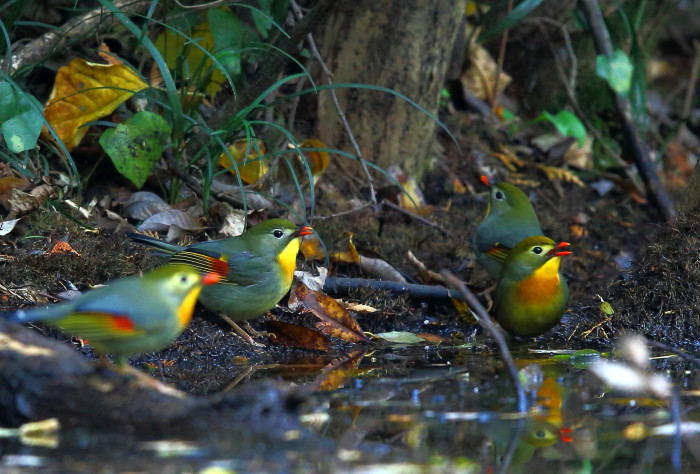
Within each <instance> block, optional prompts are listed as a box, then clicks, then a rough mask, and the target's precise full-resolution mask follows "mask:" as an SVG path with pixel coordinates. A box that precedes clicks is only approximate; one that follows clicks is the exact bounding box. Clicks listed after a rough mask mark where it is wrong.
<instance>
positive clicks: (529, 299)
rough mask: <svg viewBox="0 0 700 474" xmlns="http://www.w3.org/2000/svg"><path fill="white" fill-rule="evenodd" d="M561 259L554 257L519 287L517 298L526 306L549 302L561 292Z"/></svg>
mask: <svg viewBox="0 0 700 474" xmlns="http://www.w3.org/2000/svg"><path fill="white" fill-rule="evenodd" d="M560 263H561V257H553V258H551V259H549V260H548V261H547V262H546V263H545V264H544V265H542V266H541V267H540V268H538V269H537V270H535V271H534V272H532V275H531V276H530V277H528V278H526V279H524V280H523V281H521V282H520V283H519V284H518V286H517V293H516V298H517V300H518V301H519V302H521V303H524V304H538V303H540V302H542V301H549V300H550V299H551V298H552V297H553V296H555V295H556V293H557V292H558V291H559V264H560Z"/></svg>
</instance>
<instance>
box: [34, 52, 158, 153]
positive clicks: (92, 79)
mask: <svg viewBox="0 0 700 474" xmlns="http://www.w3.org/2000/svg"><path fill="white" fill-rule="evenodd" d="M147 87H148V84H146V83H145V82H143V81H142V80H141V78H140V77H139V76H138V74H137V73H136V71H134V70H133V69H131V68H130V67H129V66H126V65H124V64H96V63H89V62H87V61H85V60H84V59H81V58H76V59H74V60H73V61H71V62H70V63H68V65H66V66H63V67H62V68H60V69H59V70H58V73H57V74H56V80H55V83H54V87H53V90H52V91H51V96H50V97H49V100H48V101H47V103H46V106H45V107H44V116H45V117H46V120H47V121H48V122H49V123H50V124H51V126H52V127H53V128H54V130H55V131H56V133H57V134H58V136H59V138H60V139H61V140H62V141H63V143H64V144H65V145H66V147H67V148H68V149H69V150H71V149H72V148H74V147H76V146H77V145H78V144H79V143H80V141H81V140H82V139H83V137H84V136H85V133H87V127H83V125H85V124H86V123H88V122H90V121H93V120H97V119H99V118H102V117H104V116H106V115H109V114H111V113H112V112H114V109H116V108H117V107H118V106H119V104H121V103H122V102H124V101H125V100H127V99H128V98H130V97H131V96H132V95H134V94H135V93H136V92H138V91H141V90H143V89H145V88H147ZM42 133H43V135H44V136H45V137H46V138H48V139H51V135H50V134H49V132H48V130H47V129H46V127H44V130H43V131H42Z"/></svg>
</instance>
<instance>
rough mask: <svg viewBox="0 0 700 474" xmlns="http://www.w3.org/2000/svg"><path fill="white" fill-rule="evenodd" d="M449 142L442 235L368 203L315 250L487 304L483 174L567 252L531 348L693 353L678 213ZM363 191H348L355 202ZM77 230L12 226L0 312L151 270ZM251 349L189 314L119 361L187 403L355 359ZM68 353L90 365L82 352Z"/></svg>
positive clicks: (692, 271)
mask: <svg viewBox="0 0 700 474" xmlns="http://www.w3.org/2000/svg"><path fill="white" fill-rule="evenodd" d="M461 137H462V138H461V144H460V145H461V149H462V150H461V153H460V152H459V151H458V149H457V147H456V146H455V145H454V144H452V143H451V142H450V141H449V140H447V139H445V140H441V142H442V147H443V152H442V154H441V158H440V161H439V162H438V163H437V165H436V166H435V167H434V171H433V172H431V173H430V174H429V175H428V176H427V177H426V178H425V180H424V185H423V189H424V194H425V196H426V201H427V203H428V204H429V205H431V206H432V211H431V212H429V213H427V215H426V217H427V218H428V219H429V220H430V221H432V222H433V223H435V224H436V225H438V226H440V227H442V228H443V229H445V230H447V231H448V232H449V234H450V235H449V236H446V235H444V233H442V232H440V231H438V230H437V229H436V228H435V227H433V226H430V225H426V224H424V223H422V222H419V221H418V220H416V219H413V218H411V217H410V216H408V215H406V214H403V213H400V212H397V211H396V210H393V209H390V208H388V207H386V206H384V207H381V206H380V207H377V208H376V209H372V208H366V209H364V210H362V211H360V212H357V213H351V214H346V215H343V216H342V217H338V218H332V219H322V220H314V221H312V225H313V226H314V228H315V229H316V231H317V233H318V235H320V236H321V238H322V239H323V240H324V242H325V243H326V245H327V247H328V248H329V249H330V250H338V249H340V248H341V245H342V243H341V242H342V239H343V237H342V235H343V233H344V232H346V231H351V232H353V233H354V237H353V241H354V242H355V244H356V245H357V247H358V249H360V250H361V251H371V252H372V253H373V254H376V255H380V256H382V257H383V258H385V259H386V260H387V261H388V262H390V263H391V264H392V265H394V266H395V267H396V268H398V269H399V270H400V271H401V272H402V273H404V274H405V275H406V276H407V277H408V278H409V279H412V278H415V277H416V275H417V271H416V268H415V266H414V265H413V264H412V263H411V262H410V261H409V259H408V257H407V252H408V251H409V250H410V251H412V252H413V253H414V254H415V256H416V257H417V258H418V259H419V260H421V261H422V262H423V263H424V264H425V265H426V266H427V267H428V269H430V270H433V271H436V272H439V271H440V270H442V269H448V270H450V271H451V272H453V273H454V274H456V275H458V276H459V277H460V278H462V279H463V280H464V281H466V282H467V283H468V284H469V286H470V287H471V288H472V289H473V291H475V292H477V293H483V296H484V298H485V301H486V302H488V295H489V288H490V287H491V286H492V285H493V283H494V281H493V279H492V278H491V277H490V276H489V275H488V274H487V273H486V272H485V271H484V270H483V269H481V268H480V267H479V266H478V264H477V263H476V261H475V259H474V255H473V253H472V250H471V248H470V245H469V241H470V236H471V234H472V231H473V229H474V227H475V225H476V224H478V222H479V221H480V219H481V218H482V216H483V214H484V212H485V207H486V201H485V200H486V193H485V191H486V190H485V189H483V187H482V186H481V185H480V183H479V181H478V176H479V174H481V172H482V171H483V170H484V169H489V170H491V171H494V172H495V175H496V177H497V179H507V180H509V181H511V182H515V183H516V184H519V185H520V186H521V187H522V188H523V189H524V190H525V191H526V193H528V194H529V196H530V198H531V199H532V201H533V203H534V207H535V209H536V211H537V213H538V215H539V217H540V221H541V224H542V228H543V230H544V231H545V232H546V234H547V235H548V236H550V237H551V238H553V239H555V240H566V241H568V242H570V243H571V244H572V248H573V251H574V254H573V255H571V256H570V257H567V258H566V259H565V262H564V264H563V271H564V274H565V275H566V277H567V278H568V280H569V286H570V288H571V290H572V297H571V302H570V310H569V312H568V313H567V314H566V315H565V317H564V320H563V322H562V324H560V325H558V326H557V327H556V328H555V329H554V330H553V331H551V332H550V333H548V334H545V335H544V336H541V337H539V338H538V339H537V342H538V344H539V345H540V346H541V347H547V346H549V345H552V344H554V343H556V344H557V345H558V346H559V347H561V346H562V345H563V343H564V341H575V343H574V342H571V344H572V345H573V344H577V345H578V344H580V343H584V344H590V345H596V346H597V345H603V346H609V345H610V344H611V342H612V341H613V340H614V338H615V337H616V336H618V335H619V334H620V333H621V332H624V331H626V330H638V331H641V332H643V333H644V334H645V335H646V336H648V337H650V338H653V339H657V340H660V341H662V342H665V343H667V344H669V345H674V346H676V345H682V346H686V347H687V346H692V345H694V344H695V341H696V340H697V332H698V327H700V324H698V309H697V307H696V302H697V301H698V287H699V286H698V282H699V281H698V280H700V276H698V275H700V273H699V270H700V266H699V265H698V252H697V250H698V242H699V240H698V231H697V224H696V222H697V219H695V218H694V217H693V216H690V217H687V218H682V219H680V220H679V221H678V222H677V223H673V224H671V225H665V224H663V223H662V222H661V217H660V215H659V214H658V213H657V212H656V211H655V210H654V209H653V208H651V207H650V205H648V204H645V203H640V202H639V199H635V198H633V197H632V196H631V195H630V194H629V193H627V192H625V191H623V190H621V189H620V188H618V187H614V188H613V189H612V190H610V191H609V192H607V193H606V194H604V195H602V196H601V195H600V194H599V193H598V192H597V191H596V189H594V186H592V184H593V183H595V182H596V181H599V178H598V177H596V176H595V175H592V174H590V173H589V174H588V175H587V176H584V180H583V182H584V186H583V187H580V186H577V185H575V184H571V183H562V182H550V181H548V180H547V179H546V178H545V177H544V176H543V175H542V174H541V173H540V172H538V171H536V170H534V169H530V168H526V169H524V170H522V171H521V172H518V173H509V172H507V170H506V169H505V167H503V166H502V164H501V163H500V162H499V161H498V160H496V159H495V158H490V157H488V156H486V155H485V154H484V153H483V151H480V150H484V149H488V147H489V146H493V145H489V144H488V143H485V142H484V140H483V138H480V137H479V135H478V132H474V130H473V127H469V126H467V125H463V126H462V130H461ZM490 139H491V140H493V139H494V137H493V136H492V137H490ZM501 139H505V137H501ZM534 159H535V160H538V159H539V158H538V157H537V156H535V157H534ZM454 178H458V179H459V180H460V181H461V182H462V183H463V184H465V185H466V188H467V190H466V191H465V192H456V191H455V190H454V187H453V186H452V185H451V183H453V181H454ZM322 179H323V180H327V181H328V182H329V183H336V184H337V183H340V186H342V182H343V179H347V177H343V176H342V174H341V173H340V172H339V171H337V170H335V171H333V170H331V171H330V172H329V173H327V176H324V177H323V178H322ZM378 187H380V186H378ZM470 188H471V189H472V190H473V192H472V191H470ZM324 189H328V188H324V186H323V185H319V187H318V190H317V192H318V196H317V205H318V208H317V214H318V215H322V216H328V215H332V214H334V213H336V212H338V211H339V210H342V209H343V208H347V206H345V205H344V204H345V203H338V202H337V200H335V199H327V198H328V196H329V191H327V190H324ZM366 191H367V190H366V189H362V188H360V190H359V192H360V194H362V193H366ZM380 192H382V193H384V194H386V195H391V191H390V190H389V191H387V190H386V189H380ZM350 197H354V196H348V198H350ZM117 210H118V209H117ZM86 224H88V226H89V224H90V223H86ZM88 226H81V225H78V224H76V223H75V222H73V221H72V220H70V219H67V218H66V217H65V216H62V215H61V214H58V213H56V212H54V211H52V210H51V209H43V210H41V211H37V212H34V213H33V214H30V215H28V216H26V217H25V218H24V219H23V221H22V222H21V223H20V225H19V226H18V228H17V230H15V231H14V232H13V233H12V234H11V235H9V236H6V237H4V238H2V239H0V254H2V259H3V261H2V268H3V269H2V272H3V278H2V285H3V286H4V287H3V288H1V289H0V290H1V292H2V295H3V297H2V301H1V302H0V309H2V310H7V309H11V308H16V307H19V306H23V305H27V301H28V300H29V301H38V302H54V301H57V299H56V298H55V296H56V295H57V294H58V293H60V292H62V291H65V290H67V289H71V287H72V286H74V287H76V288H78V289H80V290H84V289H86V288H88V287H90V286H92V285H95V284H98V283H102V282H105V281H108V280H111V279H113V278H117V277H120V276H124V275H130V274H133V273H136V272H137V271H140V270H143V269H148V268H150V267H153V266H155V265H157V264H158V263H159V261H158V260H157V259H156V258H154V257H151V256H148V255H147V253H146V252H147V251H146V250H145V249H143V248H141V247H138V246H134V245H131V244H130V243H128V241H127V239H126V237H125V236H124V231H126V230H128V228H129V227H130V226H121V227H122V228H121V229H119V230H117V231H116V232H104V231H100V230H99V229H88V228H87V227H88ZM214 235H215V234H214ZM57 240H66V241H68V242H69V243H70V244H71V245H72V246H73V248H74V249H75V250H76V251H77V252H78V253H80V256H77V255H75V254H72V253H64V254H61V253H58V254H51V255H45V254H44V252H46V251H48V250H49V249H50V248H51V247H52V245H53V243H54V242H55V241H57ZM652 242H654V244H653V245H652V246H651V247H649V245H650V244H651V243H652ZM301 260H302V259H301V258H300V262H299V263H300V267H303V268H305V269H307V270H313V269H314V267H315V266H316V265H318V264H319V262H301ZM331 273H332V275H333V276H339V277H343V276H349V277H365V278H372V276H371V275H363V274H362V272H361V271H360V270H358V268H357V267H356V266H354V265H350V264H333V265H332V266H331ZM413 281H416V282H418V281H417V280H413ZM420 283H428V284H430V283H431V282H426V281H422V282H420ZM598 295H600V296H598ZM600 297H602V298H604V299H605V300H606V301H608V302H609V303H610V304H611V305H612V307H613V308H614V310H615V313H614V314H613V315H612V316H608V315H606V314H604V313H603V312H602V311H601V310H600V308H599V306H600V302H601V300H600V299H599V298H600ZM350 299H352V300H355V301H359V302H362V303H365V304H369V305H371V306H374V307H377V308H379V309H380V310H381V311H379V312H377V313H371V314H359V315H358V320H359V322H360V324H361V326H362V328H363V330H365V331H369V332H372V333H378V332H384V331H410V332H414V333H420V332H425V333H432V334H435V335H438V336H440V337H441V338H443V340H444V341H446V342H457V343H462V342H465V341H466V342H468V341H470V340H471V339H472V337H473V336H474V335H475V334H476V333H477V332H479V331H481V330H480V328H478V326H476V325H475V324H474V322H473V321H468V320H465V319H463V318H462V317H461V316H460V314H459V313H458V312H457V311H456V310H455V309H454V307H453V306H452V305H451V303H450V302H449V301H445V302H443V303H440V302H438V303H435V302H432V303H430V304H428V303H425V302H421V301H412V300H411V299H410V298H408V297H406V296H405V295H395V294H391V293H387V292H376V291H375V292H372V291H368V290H362V291H357V292H355V293H354V294H351V295H350ZM272 313H273V315H267V316H263V317H261V318H257V319H255V320H253V321H251V324H252V326H253V327H254V328H256V329H258V330H266V329H268V321H270V320H271V319H280V320H282V321H287V322H294V323H297V324H301V325H304V326H307V327H313V324H314V319H313V317H312V316H309V315H300V314H294V313H292V312H290V311H289V310H284V309H282V308H278V309H275V310H274V311H273V312H272ZM38 329H39V330H40V331H42V332H43V333H44V334H47V335H50V336H52V337H59V338H61V337H62V336H61V335H60V334H59V333H58V332H57V331H55V330H51V329H47V328H38ZM262 342H263V343H264V344H265V347H264V348H259V347H251V346H249V345H247V344H245V343H244V342H243V341H242V340H241V339H240V338H239V337H238V336H237V335H235V333H233V332H232V331H231V330H230V328H229V326H228V325H227V324H226V323H225V322H223V321H222V320H221V319H220V318H218V317H216V316H215V315H213V314H211V313H209V312H208V311H207V310H205V309H203V308H199V309H198V310H197V312H196V315H195V318H194V319H193V322H192V323H191V324H190V326H189V327H188V328H187V329H186V330H185V332H184V333H183V334H182V336H181V337H180V338H179V339H178V340H177V341H176V342H175V343H174V344H173V345H171V346H170V347H168V348H166V349H165V350H163V351H162V352H160V353H157V354H149V355H143V356H141V357H135V358H132V363H133V364H134V365H136V366H139V367H141V368H146V369H148V370H152V371H155V372H156V374H157V375H159V376H161V377H162V378H163V379H164V380H168V381H170V382H174V383H175V386H177V387H178V388H181V389H184V390H186V391H188V392H192V393H200V394H201V393H211V392H216V391H219V390H222V389H224V388H226V387H227V386H230V385H231V384H232V383H233V384H235V383H237V381H239V379H242V378H246V377H249V376H251V375H252V372H251V370H250V368H251V366H256V367H258V368H259V367H271V366H274V365H275V364H280V363H286V364H298V365H299V367H306V368H307V369H309V370H317V369H318V368H321V367H324V366H325V365H328V364H332V363H340V362H342V361H343V360H344V359H346V358H347V355H348V354H351V353H353V351H364V350H366V349H367V348H368V347H367V346H363V345H357V344H351V343H343V342H340V341H335V347H334V349H333V350H332V351H330V352H329V353H328V354H324V353H320V352H318V351H311V350H302V349H293V348H287V347H282V346H280V345H277V344H275V343H274V342H273V341H271V340H270V339H269V338H263V339H262ZM72 344H74V345H76V346H79V345H80V341H76V340H74V341H72ZM370 347H371V344H370ZM80 350H82V351H83V352H85V353H86V354H88V355H91V354H92V352H91V350H90V349H89V348H84V347H83V348H80ZM339 361H340V362H339Z"/></svg>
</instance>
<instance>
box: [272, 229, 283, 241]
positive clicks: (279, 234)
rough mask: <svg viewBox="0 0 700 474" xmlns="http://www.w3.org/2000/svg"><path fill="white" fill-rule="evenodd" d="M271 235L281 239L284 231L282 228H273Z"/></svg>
mask: <svg viewBox="0 0 700 474" xmlns="http://www.w3.org/2000/svg"><path fill="white" fill-rule="evenodd" d="M272 235H274V236H275V237H277V238H278V239H281V238H282V237H284V231H283V230H282V229H275V230H273V231H272Z"/></svg>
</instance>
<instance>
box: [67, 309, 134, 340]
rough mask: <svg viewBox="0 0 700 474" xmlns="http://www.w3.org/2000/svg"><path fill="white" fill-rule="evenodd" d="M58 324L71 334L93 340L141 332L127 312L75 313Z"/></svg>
mask: <svg viewBox="0 0 700 474" xmlns="http://www.w3.org/2000/svg"><path fill="white" fill-rule="evenodd" d="M57 325H58V326H59V327H60V328H61V329H63V330H64V331H65V332H67V333H69V334H73V335H76V336H80V337H82V338H84V339H93V340H100V339H108V338H115V337H129V336H133V335H135V334H139V333H141V331H140V330H139V329H137V328H136V325H135V324H134V320H133V319H132V318H131V317H130V316H128V315H125V314H112V313H97V312H83V313H73V314H71V315H70V316H67V317H65V318H63V319H61V320H59V321H58V322H57Z"/></svg>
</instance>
